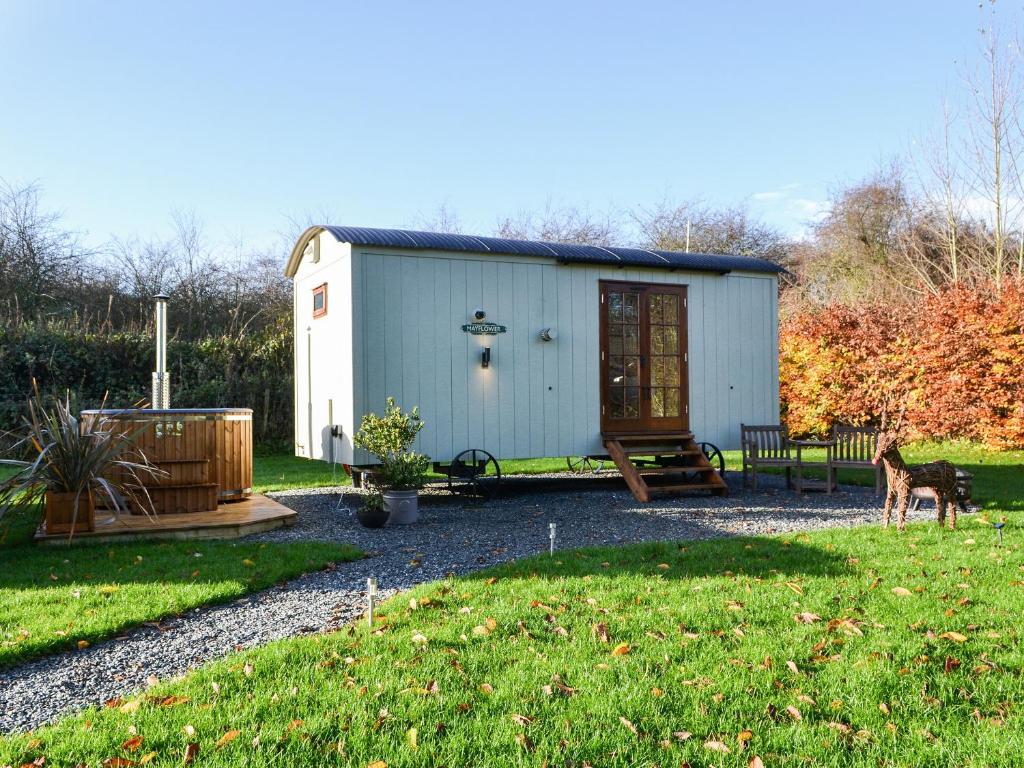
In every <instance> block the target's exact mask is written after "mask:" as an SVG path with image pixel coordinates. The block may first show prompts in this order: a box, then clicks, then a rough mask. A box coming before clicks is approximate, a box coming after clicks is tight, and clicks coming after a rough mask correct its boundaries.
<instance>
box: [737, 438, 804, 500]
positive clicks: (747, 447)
mask: <svg viewBox="0 0 1024 768" xmlns="http://www.w3.org/2000/svg"><path fill="white" fill-rule="evenodd" d="M740 448H741V449H742V452H743V487H744V488H746V487H747V468H748V467H750V470H751V479H752V481H753V488H754V490H757V470H758V468H759V467H780V468H785V470H786V487H787V488H792V487H793V467H795V466H796V458H795V457H794V456H793V451H792V444H791V443H790V440H789V430H788V429H786V426H785V425H784V424H761V425H751V424H740Z"/></svg>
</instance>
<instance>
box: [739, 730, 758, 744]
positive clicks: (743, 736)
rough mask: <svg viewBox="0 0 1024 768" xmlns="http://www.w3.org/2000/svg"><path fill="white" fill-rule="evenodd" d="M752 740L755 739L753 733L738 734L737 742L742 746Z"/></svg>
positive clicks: (742, 732) (741, 732)
mask: <svg viewBox="0 0 1024 768" xmlns="http://www.w3.org/2000/svg"><path fill="white" fill-rule="evenodd" d="M752 738H754V732H753V731H740V732H739V733H737V734H736V741H738V742H739V743H740V744H746V743H747V742H748V741H750V740H751V739H752Z"/></svg>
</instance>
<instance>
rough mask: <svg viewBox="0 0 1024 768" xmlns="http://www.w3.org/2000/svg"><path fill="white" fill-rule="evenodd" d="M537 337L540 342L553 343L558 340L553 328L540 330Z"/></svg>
mask: <svg viewBox="0 0 1024 768" xmlns="http://www.w3.org/2000/svg"><path fill="white" fill-rule="evenodd" d="M538 335H539V336H540V340H541V341H554V340H555V339H557V338H558V332H557V331H556V330H555V329H554V328H541V329H540V333H539V334H538Z"/></svg>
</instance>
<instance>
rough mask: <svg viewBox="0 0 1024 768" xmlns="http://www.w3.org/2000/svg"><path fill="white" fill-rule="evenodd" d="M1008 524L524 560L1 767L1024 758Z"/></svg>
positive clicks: (33, 738) (51, 736) (62, 728)
mask: <svg viewBox="0 0 1024 768" xmlns="http://www.w3.org/2000/svg"><path fill="white" fill-rule="evenodd" d="M1019 537H1020V534H1019V529H1014V532H1013V533H1012V534H1011V535H1010V536H1008V542H1007V546H1006V547H1004V548H1002V549H997V548H995V547H993V546H992V541H993V536H992V531H991V529H989V528H987V527H982V526H979V525H978V524H976V523H975V522H974V520H971V521H970V522H969V523H967V524H966V525H965V526H964V529H963V530H962V531H958V532H956V533H950V532H941V531H939V530H938V529H937V528H936V527H934V526H931V525H915V526H912V527H911V528H910V530H909V532H908V533H907V534H905V535H899V534H897V533H895V531H892V530H890V531H882V530H880V529H879V528H876V527H870V528H861V529H856V530H841V531H826V532H820V533H815V534H812V535H797V536H793V537H788V538H781V537H777V538H755V539H729V540H719V541H710V542H702V543H691V544H680V545H674V544H662V545H646V546H633V547H626V548H621V549H614V548H608V549H593V550H585V551H579V552H565V553H560V554H559V555H558V556H557V558H548V557H540V558H535V559H531V560H527V561H522V562H519V563H515V564H511V565H508V566H505V567H500V568H497V569H494V570H490V571H487V572H483V573H480V574H477V575H473V576H470V577H465V578H460V579H456V580H451V581H447V582H443V583H433V584H429V585H425V586H423V587H422V588H419V589H417V590H415V591H414V592H413V593H411V594H405V595H402V596H400V597H399V598H396V599H394V600H392V601H391V602H389V603H387V604H385V605H384V606H383V607H382V609H381V613H382V614H384V617H383V618H382V620H381V623H380V625H379V627H380V629H379V631H378V632H377V633H374V634H370V633H369V632H368V631H367V630H366V629H365V627H364V626H362V625H360V626H358V627H356V628H354V629H352V630H351V631H344V632H339V633H335V634H333V635H327V636H317V637H310V638H302V639H297V640H291V641H284V642H279V643H274V644H272V645H270V646H267V647H264V648H261V649H256V650H253V651H250V652H246V653H243V654H238V655H234V656H231V657H229V658H228V659H226V660H224V661H222V662H218V663H215V664H211V665H209V666H207V667H205V668H203V669H202V670H200V671H199V672H197V673H195V674H192V675H190V676H188V677H187V678H186V679H185V680H184V681H182V682H178V683H171V684H166V685H161V686H160V687H158V688H156V689H152V690H150V691H148V692H147V693H146V694H145V695H141V694H140V695H138V696H136V697H134V698H131V699H128V700H126V701H124V702H114V703H113V704H112V705H111V706H110V707H107V708H103V709H100V710H91V711H89V712H86V713H84V714H82V715H80V716H78V717H74V718H70V719H66V720H63V721H61V722H60V723H59V724H57V725H56V726H55V727H52V728H44V729H41V730H39V731H37V732H36V733H35V734H32V735H28V736H20V737H14V738H11V739H8V740H6V741H3V742H0V764H6V763H10V764H14V765H17V764H23V763H27V762H31V761H32V760H36V759H38V758H40V757H45V758H46V764H47V765H50V764H53V765H63V764H76V763H84V764H86V765H98V764H99V763H100V762H101V761H104V760H110V759H112V758H118V757H119V758H123V759H135V760H138V759H141V757H142V756H144V755H148V754H150V753H153V752H155V753H156V754H155V755H154V756H153V758H152V760H153V764H154V765H170V764H174V763H181V762H182V760H183V756H184V754H185V752H186V750H187V749H188V745H189V744H195V745H197V747H195V748H196V749H198V756H199V759H201V760H202V761H203V764H204V765H211V766H213V765H216V766H221V765H250V764H271V763H273V764H280V765H314V764H320V765H355V766H370V765H374V764H375V763H376V761H384V763H386V764H387V765H388V766H417V765H422V766H430V765H452V766H454V765H484V764H486V765H501V766H505V765H508V766H513V765H516V766H518V765H542V764H545V763H546V764H549V765H583V764H585V763H586V762H589V763H591V764H593V765H621V766H634V765H665V766H669V765H672V766H675V765H682V764H686V763H689V764H690V765H694V766H696V765H709V764H714V765H722V766H747V765H748V761H749V760H750V759H751V758H752V757H753V756H755V755H756V756H759V757H760V758H761V759H762V760H763V762H764V764H765V765H768V766H781V765H792V766H797V765H812V764H813V765H836V766H839V765H843V766H846V765H865V766H867V765H870V766H877V765H880V764H884V765H889V766H897V765H899V766H920V765H935V766H939V765H964V766H968V765H970V766H996V765H1017V764H1019V757H1020V750H1021V747H1022V745H1024V712H1022V710H1021V708H1020V702H1021V701H1022V700H1024V678H1022V676H1021V673H1020V670H1021V668H1022V666H1024V654H1022V652H1021V645H1020V641H1021V630H1020V626H1019V624H1020V616H1021V612H1022V611H1024V587H1022V584H1024V570H1022V569H1024V551H1022V548H1021V543H1020V539H1019ZM413 603H415V609H413V608H412V607H411V606H412V604H413ZM236 732H237V733H236ZM137 737H141V743H140V744H139V745H138V746H137V747H135V748H134V749H133V746H134V745H135V742H134V741H131V740H132V739H133V738H137ZM218 743H220V744H221V746H220V747H218V746H217V745H218ZM124 744H127V745H128V746H127V747H125V746H122V745H124ZM744 744H746V747H745V748H743V745H744ZM723 747H724V748H725V749H728V750H729V751H728V752H725V751H724V750H722V748H723ZM108 764H110V763H108ZM377 765H378V768H379V765H380V764H379V763H378V764H377Z"/></svg>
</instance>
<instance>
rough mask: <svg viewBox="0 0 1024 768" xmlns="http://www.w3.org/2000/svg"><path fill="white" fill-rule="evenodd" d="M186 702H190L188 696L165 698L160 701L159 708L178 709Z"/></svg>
mask: <svg viewBox="0 0 1024 768" xmlns="http://www.w3.org/2000/svg"><path fill="white" fill-rule="evenodd" d="M186 701H188V696H164V697H163V698H162V699H160V703H159V706H161V707H176V706H178V705H179V704H184V703H185V702H186Z"/></svg>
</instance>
